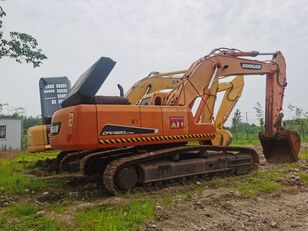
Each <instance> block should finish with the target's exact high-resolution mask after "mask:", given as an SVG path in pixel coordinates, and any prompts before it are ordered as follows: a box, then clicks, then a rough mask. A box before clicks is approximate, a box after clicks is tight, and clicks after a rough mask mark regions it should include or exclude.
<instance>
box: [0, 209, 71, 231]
mask: <svg viewBox="0 0 308 231" xmlns="http://www.w3.org/2000/svg"><path fill="white" fill-rule="evenodd" d="M38 211H39V208H38V207H37V206H36V205H33V204H30V203H18V204H14V205H11V206H9V207H6V208H5V210H4V212H2V214H1V216H0V217H1V218H0V230H3V231H11V230H14V231H19V230H20V231H23V230H40V231H43V230H46V231H47V230H48V231H49V230H51V231H53V230H60V227H61V230H67V229H66V227H65V226H64V225H63V224H60V223H59V222H58V221H56V220H54V219H51V218H48V217H45V216H39V215H37V212H38Z"/></svg>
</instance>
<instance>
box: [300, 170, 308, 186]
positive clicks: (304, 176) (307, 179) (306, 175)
mask: <svg viewBox="0 0 308 231" xmlns="http://www.w3.org/2000/svg"><path fill="white" fill-rule="evenodd" d="M298 176H299V177H300V178H301V181H302V182H303V184H305V185H308V173H307V172H300V173H298Z"/></svg>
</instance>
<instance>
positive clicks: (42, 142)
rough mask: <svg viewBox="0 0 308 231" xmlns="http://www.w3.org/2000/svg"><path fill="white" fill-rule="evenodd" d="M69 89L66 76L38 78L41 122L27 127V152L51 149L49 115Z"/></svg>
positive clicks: (58, 106) (56, 108)
mask: <svg viewBox="0 0 308 231" xmlns="http://www.w3.org/2000/svg"><path fill="white" fill-rule="evenodd" d="M69 89H70V81H69V79H68V78H67V77H49V78H40V80H39V90H40V101H41V113H42V122H43V124H41V125H35V126H32V127H30V128H28V130H27V147H28V151H29V152H33V153H34V152H44V151H48V150H51V146H50V141H49V138H50V123H51V117H52V114H53V113H54V112H55V111H56V110H58V109H59V108H60V103H61V102H62V99H63V98H65V96H66V94H67V92H68V91H69Z"/></svg>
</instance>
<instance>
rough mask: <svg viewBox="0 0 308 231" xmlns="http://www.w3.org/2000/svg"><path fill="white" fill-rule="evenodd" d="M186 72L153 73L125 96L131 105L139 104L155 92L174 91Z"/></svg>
mask: <svg viewBox="0 0 308 231" xmlns="http://www.w3.org/2000/svg"><path fill="white" fill-rule="evenodd" d="M184 73H185V71H175V72H166V73H159V72H151V73H150V74H149V75H148V76H147V77H145V78H143V79H141V80H139V81H138V82H137V83H135V84H134V85H133V86H132V87H131V88H130V89H129V90H128V91H127V92H126V94H125V96H126V97H127V98H128V100H129V102H130V103H131V104H137V103H138V102H139V100H140V99H141V98H142V97H143V96H145V95H147V94H150V93H152V92H154V91H158V90H162V89H173V88H174V87H175V86H176V85H177V84H178V83H179V81H180V79H181V77H182V75H183V74H184Z"/></svg>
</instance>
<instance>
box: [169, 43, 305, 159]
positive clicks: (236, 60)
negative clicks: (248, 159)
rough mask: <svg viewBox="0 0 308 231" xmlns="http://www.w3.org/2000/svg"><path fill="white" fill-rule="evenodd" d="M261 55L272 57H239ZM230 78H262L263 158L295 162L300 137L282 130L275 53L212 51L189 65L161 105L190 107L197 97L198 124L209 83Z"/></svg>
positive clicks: (281, 79) (282, 69)
mask: <svg viewBox="0 0 308 231" xmlns="http://www.w3.org/2000/svg"><path fill="white" fill-rule="evenodd" d="M217 51H218V52H217ZM261 55H272V56H273V58H272V60H270V61H265V60H261V61H260V60H252V59H247V58H243V57H257V56H261ZM233 75H245V76H247V75H266V96H265V100H266V101H265V102H266V103H265V105H266V107H265V131H264V133H261V134H260V135H259V138H260V141H261V144H262V147H263V152H264V155H265V157H266V159H267V160H268V161H271V162H290V161H297V159H298V158H297V155H298V152H299V148H300V137H299V136H298V134H297V133H296V132H293V131H289V130H286V129H283V128H282V116H283V114H282V104H283V96H284V90H285V87H286V85H287V83H286V63H285V59H284V57H283V55H282V53H281V52H279V51H278V52H275V53H259V52H257V51H252V52H241V51H239V50H235V49H215V50H214V51H213V52H211V53H210V54H209V55H208V56H205V57H204V58H201V59H199V60H198V61H196V62H194V63H193V64H192V65H191V67H190V68H189V69H188V70H187V71H186V72H185V74H184V78H183V79H182V81H181V83H180V84H179V85H178V86H177V87H176V88H175V89H173V90H172V91H171V92H170V94H169V95H168V96H167V97H166V100H165V102H164V103H165V105H175V106H187V107H189V108H192V107H193V105H194V102H195V100H196V99H197V98H198V97H201V101H200V104H199V105H198V109H197V112H196V114H195V116H194V120H195V122H196V123H199V122H200V117H201V114H202V111H203V108H204V106H205V105H206V102H207V100H208V98H209V96H210V89H211V86H212V84H213V83H215V81H217V79H218V78H223V77H228V76H233ZM281 147H283V148H281Z"/></svg>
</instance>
